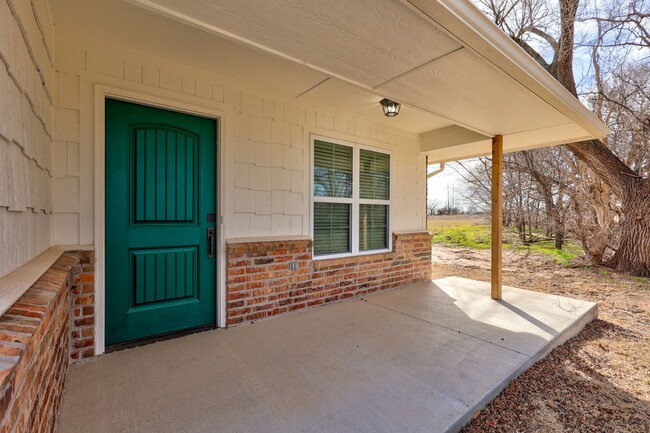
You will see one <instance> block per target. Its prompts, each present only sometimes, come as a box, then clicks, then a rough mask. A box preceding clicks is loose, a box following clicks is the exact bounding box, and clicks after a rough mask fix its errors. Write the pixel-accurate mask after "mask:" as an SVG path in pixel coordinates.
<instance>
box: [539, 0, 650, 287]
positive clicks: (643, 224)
mask: <svg viewBox="0 0 650 433" xmlns="http://www.w3.org/2000/svg"><path fill="white" fill-rule="evenodd" d="M578 3H579V0H560V14H561V15H560V22H561V32H560V40H559V41H558V42H559V43H558V44H557V51H556V53H555V56H554V59H553V64H552V65H551V67H550V72H551V73H552V74H553V76H554V77H555V78H556V79H557V80H558V81H559V82H560V83H561V84H562V85H563V86H564V87H565V88H566V89H567V90H569V91H570V92H571V93H572V94H573V95H574V96H576V97H577V96H578V95H577V91H576V85H575V80H574V78H573V40H574V25H575V19H576V12H577V10H578ZM567 146H568V147H569V149H571V151H572V152H573V153H574V155H575V156H576V157H577V158H578V159H580V160H581V161H583V162H584V163H585V164H586V165H587V166H588V167H589V168H591V169H592V170H593V171H594V172H595V173H596V174H597V175H598V176H600V178H601V179H602V180H603V182H605V183H606V184H607V185H609V187H610V188H611V189H612V192H613V193H614V194H615V195H616V196H617V197H618V198H619V199H620V201H621V208H622V212H623V215H624V221H622V222H621V228H622V234H621V239H620V244H619V247H618V249H617V251H616V253H615V255H614V258H613V259H612V260H611V262H610V263H609V264H610V265H611V266H613V267H614V268H616V269H617V270H619V271H623V272H629V273H632V274H635V275H641V276H650V212H649V210H650V184H649V183H648V182H649V181H648V180H647V179H643V178H642V177H641V176H639V175H638V174H637V173H635V172H634V171H633V170H632V169H630V168H629V167H628V166H627V165H626V164H625V163H624V162H623V161H621V160H620V159H619V158H618V157H617V156H616V155H614V153H613V152H612V151H611V150H610V149H609V148H608V147H607V146H605V144H603V143H602V142H601V141H600V140H589V141H584V142H581V143H570V144H567Z"/></svg>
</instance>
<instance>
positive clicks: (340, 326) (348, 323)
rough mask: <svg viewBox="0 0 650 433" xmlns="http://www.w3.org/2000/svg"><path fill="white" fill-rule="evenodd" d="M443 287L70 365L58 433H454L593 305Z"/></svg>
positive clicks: (454, 284)
mask: <svg viewBox="0 0 650 433" xmlns="http://www.w3.org/2000/svg"><path fill="white" fill-rule="evenodd" d="M489 293H490V287H489V284H487V283H481V282H477V281H472V280H467V279H462V278H456V277H449V278H444V279H439V280H435V281H433V282H430V283H420V284H414V285H410V286H406V287H403V288H400V289H396V290H392V291H389V292H384V293H379V294H375V295H371V296H367V297H365V298H363V299H357V300H353V301H347V302H342V303H339V304H333V305H328V306H325V307H321V308H316V309H313V310H309V311H306V312H304V313H299V314H293V315H288V316H284V317H280V318H275V319H272V320H267V321H263V322H259V323H255V324H253V325H243V326H239V327H236V328H233V329H228V330H215V331H210V332H204V333H200V334H195V335H191V336H187V337H182V338H178V339H174V340H169V341H165V342H161V343H155V344H151V345H148V346H143V347H138V348H134V349H129V350H124V351H120V352H114V353H111V354H108V355H103V356H101V357H98V358H96V359H93V360H91V361H89V362H85V363H82V364H80V365H76V366H73V367H72V368H71V369H70V372H69V376H68V378H67V382H66V392H65V396H64V401H63V404H62V408H61V414H60V417H59V425H58V430H57V431H58V432H59V433H72V432H79V431H92V432H94V433H104V432H111V433H113V432H120V433H122V432H157V433H161V432H191V433H200V432H214V431H219V432H270V431H282V432H332V431H338V432H347V431H355V432H395V431H413V432H420V431H422V432H424V431H426V432H432V431H441V432H443V431H456V430H458V429H459V428H460V427H461V426H462V425H463V424H464V423H466V422H467V421H468V420H469V419H470V418H471V416H472V415H473V414H474V413H475V412H476V410H478V409H479V408H481V407H482V406H483V405H484V404H485V403H487V402H488V401H489V400H491V399H492V398H493V397H494V396H496V395H497V394H498V392H500V391H501V390H502V389H503V388H504V387H505V386H506V385H507V383H508V382H509V381H510V380H511V379H513V378H514V377H516V376H517V375H518V374H520V373H521V372H522V371H523V370H525V369H526V368H528V367H530V366H531V365H532V364H533V363H534V362H535V361H536V360H538V359H539V358H540V357H542V356H543V355H544V354H546V353H547V352H548V351H549V350H551V349H552V348H553V347H555V346H557V345H558V344H561V343H562V342H564V341H566V340H567V339H569V338H571V337H572V336H574V335H576V334H577V333H578V332H579V331H580V330H581V329H582V328H583V327H584V325H585V324H586V323H588V322H589V321H591V320H593V319H594V318H595V317H596V316H597V305H596V304H594V303H591V302H587V301H580V300H575V299H569V298H564V297H558V296H550V295H547V294H543V293H537V292H530V291H526V290H521V289H515V288H508V287H504V290H503V293H504V295H503V298H504V299H503V301H498V302H497V301H492V300H491V299H490V297H489Z"/></svg>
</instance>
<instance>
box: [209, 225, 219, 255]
mask: <svg viewBox="0 0 650 433" xmlns="http://www.w3.org/2000/svg"><path fill="white" fill-rule="evenodd" d="M216 237H217V236H216V230H215V229H214V228H209V229H208V258H209V259H214V246H215V245H214V243H215V239H216Z"/></svg>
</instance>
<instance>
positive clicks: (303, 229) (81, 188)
mask: <svg viewBox="0 0 650 433" xmlns="http://www.w3.org/2000/svg"><path fill="white" fill-rule="evenodd" d="M82 40H83V38H69V39H63V38H61V37H59V38H58V39H57V52H58V53H61V55H59V56H58V57H57V65H56V70H57V75H58V82H59V87H58V92H59V93H58V99H59V101H60V103H59V107H58V108H57V111H56V119H57V122H56V128H55V131H56V134H55V139H56V141H55V143H54V148H55V149H56V155H55V156H54V158H53V162H54V163H53V166H54V172H55V179H54V186H53V197H54V203H55V208H54V211H55V217H54V223H53V224H54V227H53V230H54V240H55V243H57V244H93V242H94V239H93V230H94V227H93V224H94V216H93V212H94V209H93V206H94V192H93V181H94V171H93V158H94V156H93V153H94V131H93V128H94V113H93V111H94V103H95V101H94V86H95V85H96V84H103V85H106V86H111V87H115V88H120V89H125V90H128V91H133V92H137V93H140V94H145V95H150V96H152V97H158V98H164V99H165V100H169V101H178V102H179V103H183V104H192V105H195V106H197V107H205V108H209V109H211V110H216V111H219V112H223V113H224V115H223V118H222V122H221V124H220V127H221V130H222V131H221V137H222V146H224V147H225V148H224V153H223V154H224V155H225V161H224V171H225V174H224V179H225V185H223V186H222V193H223V194H224V197H223V199H224V218H225V219H224V223H225V231H226V233H225V237H226V238H236V237H251V236H258V237H261V236H265V237H266V236H288V235H309V233H310V227H309V218H310V209H309V195H310V194H309V183H310V161H309V158H310V157H309V155H310V149H309V146H310V140H309V137H310V134H318V135H320V136H326V137H333V138H337V139H340V140H348V141H352V142H358V143H362V144H366V145H371V146H375V147H379V148H384V149H389V150H392V151H393V155H394V158H395V161H394V162H395V163H394V173H393V179H394V184H393V193H394V197H393V202H394V205H393V207H392V213H393V215H392V229H393V230H394V231H401V230H422V229H424V228H425V216H424V212H425V167H424V164H425V161H424V157H422V156H421V155H420V154H419V141H418V137H417V136H416V135H414V134H409V133H406V132H403V131H400V130H396V129H395V130H393V129H390V128H386V127H385V126H384V125H379V124H376V123H373V122H370V121H366V120H364V119H360V118H356V117H351V116H349V115H347V114H346V113H343V112H337V111H336V110H333V109H331V108H326V107H320V106H314V105H302V104H299V103H296V102H295V100H294V99H293V96H291V95H287V97H286V98H284V99H283V98H281V97H278V96H277V95H275V96H274V97H268V96H267V95H266V94H265V91H264V89H256V88H255V87H254V85H251V84H244V83H239V82H237V81H235V80H234V79H233V77H220V76H217V75H213V74H210V73H209V72H206V71H202V70H196V69H192V68H191V67H190V66H189V65H180V64H176V63H173V62H172V60H173V59H160V58H156V57H152V56H149V55H147V54H146V53H137V52H132V51H130V50H128V49H126V48H122V47H117V46H111V45H105V44H100V43H98V42H93V43H91V42H81V41H82ZM377 109H378V110H379V109H380V107H379V106H377Z"/></svg>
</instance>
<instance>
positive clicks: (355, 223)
mask: <svg viewBox="0 0 650 433" xmlns="http://www.w3.org/2000/svg"><path fill="white" fill-rule="evenodd" d="M359 161H360V160H359V146H356V145H355V146H354V152H353V154H352V224H351V227H350V228H351V229H352V253H353V254H356V253H358V252H359V164H360V162H359Z"/></svg>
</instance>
